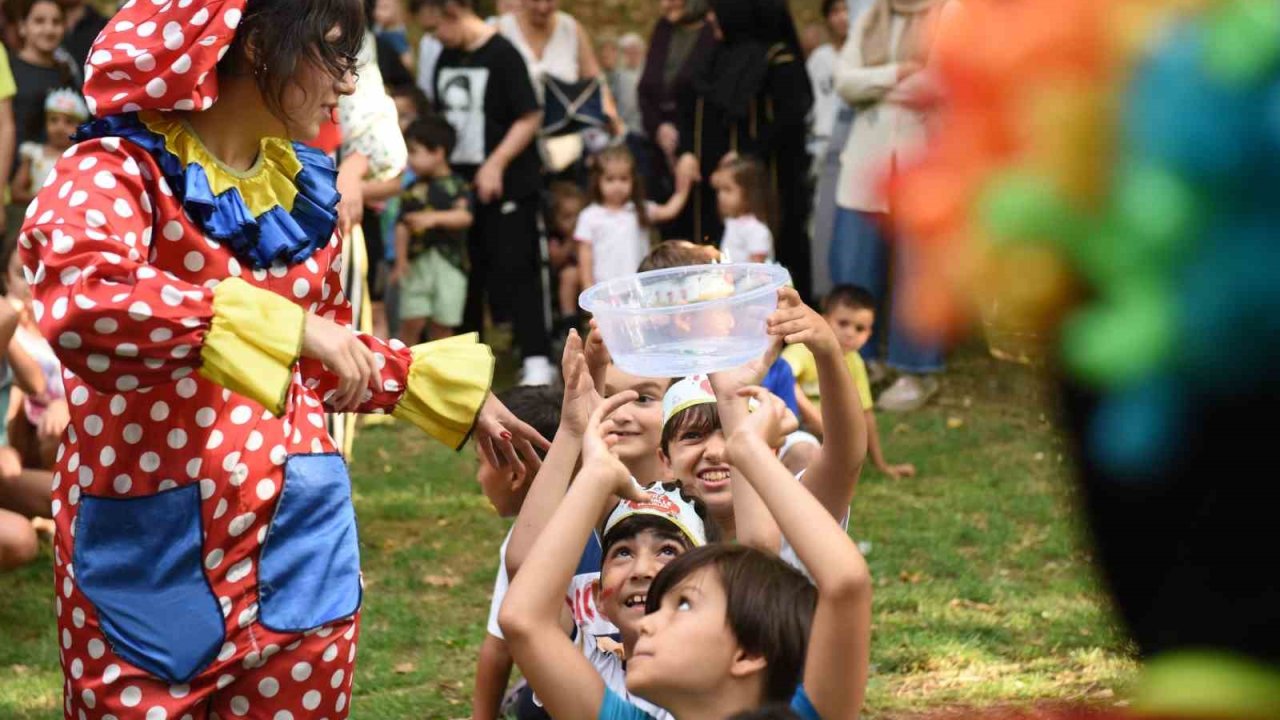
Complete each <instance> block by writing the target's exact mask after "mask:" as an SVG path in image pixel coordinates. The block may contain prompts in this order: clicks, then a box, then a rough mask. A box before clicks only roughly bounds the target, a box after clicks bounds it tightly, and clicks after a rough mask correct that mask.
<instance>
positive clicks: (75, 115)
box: [13, 88, 89, 205]
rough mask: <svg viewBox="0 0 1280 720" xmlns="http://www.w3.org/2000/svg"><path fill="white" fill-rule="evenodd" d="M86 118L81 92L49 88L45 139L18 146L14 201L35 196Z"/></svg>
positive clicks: (45, 114)
mask: <svg viewBox="0 0 1280 720" xmlns="http://www.w3.org/2000/svg"><path fill="white" fill-rule="evenodd" d="M88 119H89V108H88V106H86V105H85V103H84V98H82V97H80V93H78V92H76V91H75V90H72V89H70V88H62V89H59V90H53V91H50V93H49V95H48V97H46V98H45V101H44V133H45V138H46V139H45V141H44V142H43V143H38V142H24V143H22V145H21V146H20V147H19V148H18V157H19V159H20V160H21V164H19V165H18V174H17V175H16V176H15V177H14V180H13V201H14V202H15V203H17V204H19V205H26V204H27V203H30V202H31V201H32V200H33V199H35V196H36V194H37V193H39V192H40V189H41V188H43V187H44V181H45V178H47V177H49V171H50V170H53V165H54V163H56V162H58V158H60V157H62V153H64V152H66V150H67V148H69V147H71V136H72V135H74V134H75V132H76V127H78V126H79V125H80V123H82V122H85V121H86V120H88Z"/></svg>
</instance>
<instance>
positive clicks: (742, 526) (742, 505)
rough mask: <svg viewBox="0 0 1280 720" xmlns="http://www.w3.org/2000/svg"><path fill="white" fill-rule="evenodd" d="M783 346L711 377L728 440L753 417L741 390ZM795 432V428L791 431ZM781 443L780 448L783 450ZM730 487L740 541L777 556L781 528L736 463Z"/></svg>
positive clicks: (757, 377)
mask: <svg viewBox="0 0 1280 720" xmlns="http://www.w3.org/2000/svg"><path fill="white" fill-rule="evenodd" d="M781 349H782V343H781V342H774V343H773V344H772V345H771V346H770V347H769V350H767V351H766V352H765V354H764V356H763V357H761V358H759V359H757V360H753V361H752V362H750V363H748V364H746V365H744V366H742V367H740V368H737V369H735V370H729V371H726V372H719V373H712V375H711V387H712V389H713V390H714V391H715V393H716V408H717V410H718V411H719V413H720V427H721V429H722V431H723V432H724V436H725V438H729V437H731V436H732V435H733V433H735V432H737V430H738V428H739V427H741V426H742V425H743V424H744V423H745V422H746V420H747V417H748V416H749V415H750V412H749V409H748V406H747V398H746V397H745V396H743V395H742V394H741V393H742V390H743V389H744V388H747V387H751V386H754V385H757V384H759V383H760V381H761V380H763V379H764V376H765V374H766V373H767V372H769V366H770V365H772V364H773V363H774V361H775V360H776V359H777V358H778V352H779V351H780V350H781ZM794 429H795V428H794V427H793V428H792V430H794ZM781 446H782V444H781V442H779V443H778V447H781ZM729 467H730V472H729V486H730V488H731V489H732V490H733V518H734V529H735V531H736V533H737V540H738V542H739V543H742V544H743V545H750V546H752V547H756V548H759V549H761V550H766V551H768V552H771V553H774V554H776V553H777V552H778V550H779V548H780V547H781V546H782V535H781V533H780V532H779V528H778V524H777V523H776V522H775V521H774V519H773V516H772V515H771V514H770V513H769V508H768V507H766V506H765V504H764V502H763V501H762V500H761V498H760V496H759V494H757V493H756V491H755V488H754V487H752V486H751V484H750V483H749V482H747V480H746V478H745V476H744V475H743V472H742V468H740V467H739V466H738V464H737V463H734V462H731V463H730V464H729Z"/></svg>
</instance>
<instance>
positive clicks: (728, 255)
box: [712, 153, 773, 263]
mask: <svg viewBox="0 0 1280 720" xmlns="http://www.w3.org/2000/svg"><path fill="white" fill-rule="evenodd" d="M712 184H713V185H714V186H715V189H716V203H717V205H718V207H719V209H720V217H721V218H723V219H724V237H723V238H722V239H721V240H720V253H721V254H722V255H724V256H725V259H727V260H728V261H729V262H738V263H743V262H755V263H762V262H773V233H772V232H770V230H769V222H770V221H771V220H772V219H773V212H772V203H771V202H770V197H769V184H768V182H767V179H766V178H765V172H764V167H763V166H762V165H761V164H760V163H759V162H758V161H756V160H753V159H751V158H743V157H738V156H737V155H735V154H732V153H731V154H729V155H726V156H725V158H724V160H722V161H721V163H720V168H719V169H718V170H717V171H716V173H715V177H714V178H713V180H712Z"/></svg>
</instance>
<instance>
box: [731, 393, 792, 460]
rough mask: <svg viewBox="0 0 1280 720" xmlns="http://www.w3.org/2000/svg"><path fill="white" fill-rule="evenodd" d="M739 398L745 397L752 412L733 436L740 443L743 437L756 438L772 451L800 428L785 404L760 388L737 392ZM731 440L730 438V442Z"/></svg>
mask: <svg viewBox="0 0 1280 720" xmlns="http://www.w3.org/2000/svg"><path fill="white" fill-rule="evenodd" d="M738 396H739V397H745V398H747V399H748V402H749V403H752V410H751V412H750V413H748V414H747V417H746V418H744V419H743V420H742V422H741V424H739V425H738V428H737V429H736V430H735V431H734V436H736V437H738V441H739V442H742V440H743V439H744V438H745V437H757V438H759V439H761V440H763V441H764V442H765V444H766V445H768V446H769V447H771V448H773V449H775V450H776V449H778V448H780V447H782V444H783V442H785V441H786V439H787V436H788V435H790V434H791V433H793V432H795V431H796V430H798V429H799V428H800V423H799V421H798V420H796V416H795V414H794V413H792V412H791V410H790V409H788V408H787V404H786V403H785V402H783V401H782V398H779V397H778V396H777V395H774V394H773V393H771V392H769V391H768V390H766V389H764V388H762V387H747V388H742V389H741V390H739V391H738ZM732 439H733V438H730V440H731V441H732Z"/></svg>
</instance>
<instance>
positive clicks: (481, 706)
mask: <svg viewBox="0 0 1280 720" xmlns="http://www.w3.org/2000/svg"><path fill="white" fill-rule="evenodd" d="M572 398H573V396H572V395H570V396H569V399H570V401H572ZM499 399H500V400H502V402H503V404H504V405H506V406H507V409H508V410H510V411H511V414H513V415H515V416H516V417H517V418H519V419H520V420H522V421H524V422H526V423H528V424H529V425H530V426H532V427H533V428H534V429H535V430H537V431H538V433H539V434H541V435H542V436H543V437H555V438H557V441H559V440H560V437H561V435H563V434H565V433H564V432H562V430H563V429H564V419H563V418H562V415H561V412H560V409H561V404H562V398H561V396H560V394H559V393H556V392H555V391H553V390H552V389H551V388H549V387H547V386H545V385H537V386H524V387H515V388H511V389H510V390H507V391H506V392H504V393H502V394H501V395H500V396H499ZM570 424H572V420H570ZM570 432H572V431H571V430H570ZM553 447H554V445H553ZM540 460H541V458H538V457H528V456H525V457H523V458H522V460H521V462H517V463H512V462H507V463H504V464H502V465H495V464H493V463H492V462H490V460H489V458H488V457H487V455H486V454H485V453H483V452H480V448H479V446H477V447H476V462H477V467H476V481H477V482H479V484H480V488H481V490H482V491H483V492H484V494H485V497H486V498H488V499H489V503H490V504H491V505H493V509H494V510H495V511H497V513H498V515H500V516H502V517H504V518H514V517H516V515H517V514H518V513H520V512H521V508H522V507H523V506H524V505H525V503H526V498H527V496H528V494H529V491H530V486H531V484H532V482H533V477H534V473H536V472H538V468H539V461H540ZM510 543H511V533H510V532H509V533H507V538H506V539H505V540H504V541H503V542H502V547H501V549H500V550H499V551H498V575H497V578H496V579H495V580H494V584H493V601H492V602H491V604H490V609H489V623H488V627H487V632H486V634H485V638H484V642H483V643H482V644H481V646H480V657H479V659H478V660H477V662H476V684H475V689H474V691H473V695H472V717H474V718H495V717H498V713H499V709H500V707H501V705H502V701H503V696H504V695H505V694H506V688H507V682H508V680H509V679H510V677H511V667H512V661H511V653H510V652H509V651H508V650H507V645H506V642H505V641H504V639H503V636H502V629H501V628H500V627H499V626H498V609H499V608H500V607H502V599H503V598H504V597H505V596H506V593H507V586H508V584H509V576H508V574H507V549H508V547H509V545H510ZM579 549H580V550H581V554H580V556H579V559H578V572H575V573H574V576H573V578H572V579H571V580H570V581H569V582H568V583H566V584H565V587H564V588H561V590H562V591H563V592H562V596H563V598H564V601H565V602H566V603H572V604H573V606H574V607H575V609H578V610H579V611H580V612H581V614H583V615H584V616H588V615H590V616H596V619H595V621H592V620H591V617H584V618H583V619H582V620H581V621H580V623H581V625H582V626H583V627H584V632H587V633H591V634H593V635H599V636H607V635H609V634H611V633H615V632H617V630H616V628H614V627H613V626H612V625H611V624H610V623H608V621H606V620H604V619H602V618H598V613H596V612H595V604H594V600H593V598H594V596H593V595H592V593H591V590H592V588H594V586H595V583H596V580H597V579H598V578H599V570H600V559H601V552H600V542H599V540H598V539H597V538H596V537H595V536H594V535H592V536H590V537H588V538H587V539H586V544H585V545H582V546H580V548H579Z"/></svg>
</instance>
